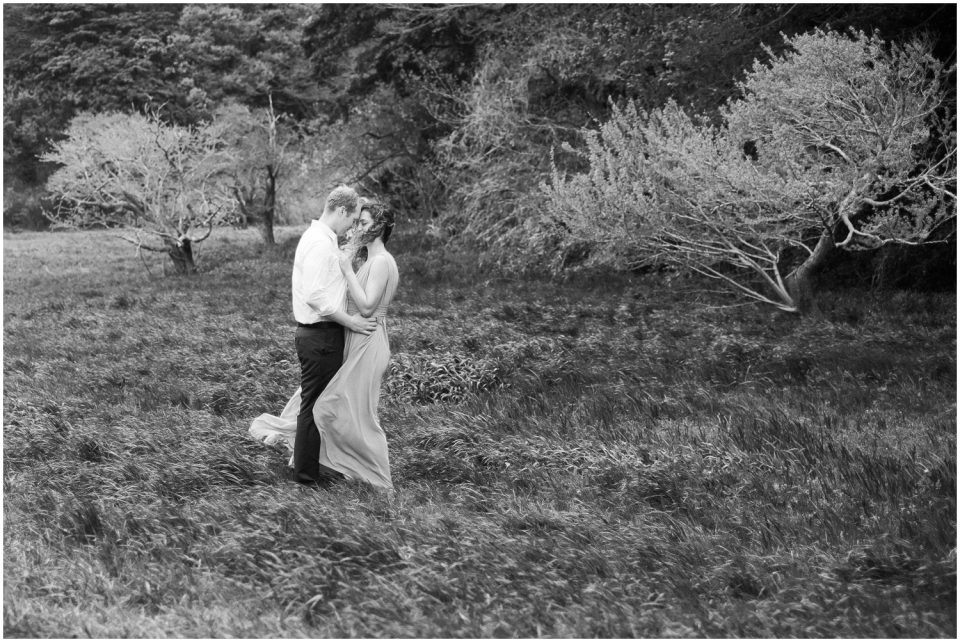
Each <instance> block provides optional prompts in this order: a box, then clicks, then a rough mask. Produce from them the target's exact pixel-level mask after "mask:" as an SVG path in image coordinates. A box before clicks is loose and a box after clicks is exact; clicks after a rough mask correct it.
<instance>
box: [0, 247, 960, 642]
mask: <svg viewBox="0 0 960 642" xmlns="http://www.w3.org/2000/svg"><path fill="white" fill-rule="evenodd" d="M298 231H299V230H297V229H295V228H286V229H280V230H278V234H277V235H278V239H279V245H278V246H277V247H275V248H262V247H260V246H258V245H257V242H256V237H257V235H256V232H255V231H253V230H249V231H225V232H222V233H220V234H218V235H216V236H214V237H213V239H212V240H211V241H210V242H209V243H208V244H206V249H205V250H204V254H203V256H202V259H203V264H204V269H203V271H202V272H201V273H200V274H197V275H195V276H194V277H191V278H185V277H161V276H160V273H159V272H160V270H159V266H158V265H155V264H152V265H151V268H150V272H148V271H147V270H145V269H144V267H143V266H142V265H141V263H140V261H139V260H138V259H137V258H136V257H134V256H132V255H131V254H130V250H129V248H128V246H125V245H123V244H122V243H120V242H118V241H114V240H112V239H111V238H110V237H108V236H106V235H105V234H103V233H92V232H91V233H69V234H49V233H25V234H17V235H7V236H5V238H4V288H5V289H4V583H5V591H4V634H5V635H6V636H8V637H71V636H86V637H288V638H292V637H421V638H423V637H427V638H429V637H539V636H544V637H546V636H551V637H595V636H598V637H690V636H709V637H731V636H745V637H790V636H804V637H954V636H955V635H956V456H955V454H956V315H955V310H956V308H955V305H956V301H955V297H954V296H953V295H950V296H946V295H934V294H928V295H920V294H910V293H894V294H889V293H888V294H885V295H883V296H873V295H867V294H855V293H847V292H835V293H831V294H830V295H828V296H827V299H826V302H825V303H826V308H827V311H826V314H825V316H824V318H822V319H818V320H797V319H793V318H789V317H779V316H771V315H770V314H769V313H768V312H767V311H766V310H762V309H758V308H754V307H751V306H746V307H727V308H724V307H718V306H720V305H721V304H723V303H724V302H725V300H724V299H722V298H717V297H714V296H712V295H710V294H703V293H701V294H699V295H698V294H696V293H695V292H693V290H692V288H693V287H695V286H696V284H692V285H691V286H689V287H688V286H683V287H678V286H677V285H676V284H673V285H669V284H666V283H663V282H660V281H658V280H657V279H656V278H652V277H651V278H628V277H614V276H609V275H606V276H604V278H603V280H600V281H597V280H592V281H591V280H587V279H586V278H582V279H580V280H572V281H569V282H566V283H557V282H544V281H536V280H533V281H521V280H508V279H502V278H496V277H494V276H492V275H488V274H479V275H478V274H476V273H475V272H470V271H468V270H466V269H465V267H464V266H463V265H458V264H457V262H456V260H455V258H451V257H447V258H445V259H444V260H442V261H441V259H440V258H439V257H440V256H442V255H441V254H440V253H439V252H432V253H430V252H428V253H421V254H420V255H412V254H409V253H404V251H403V244H404V240H403V239H402V238H401V239H399V243H397V248H396V250H395V251H396V252H397V254H398V262H399V263H400V266H401V272H402V279H403V281H402V285H401V291H400V296H399V299H398V301H397V302H396V304H395V306H394V315H393V318H392V319H391V321H390V332H391V344H392V348H393V351H394V360H393V365H392V369H391V373H390V378H389V381H388V382H387V385H386V386H385V396H384V398H383V401H382V408H381V419H382V423H383V425H384V426H385V428H386V430H387V432H388V436H389V441H390V449H391V451H390V452H391V458H392V464H393V470H394V481H395V484H396V487H397V490H396V492H395V493H394V494H393V495H384V494H382V493H379V492H377V491H375V490H373V489H371V488H369V487H367V486H365V485H363V484H359V483H343V484H339V485H335V486H331V487H329V488H327V489H324V490H306V489H301V488H300V487H298V486H295V485H294V484H292V483H290V482H288V481H286V478H285V475H286V473H285V470H286V468H285V462H286V457H285V455H284V454H283V453H282V452H279V451H276V450H272V449H270V448H267V447H264V446H262V445H260V444H258V443H256V442H254V441H252V440H250V439H249V438H248V437H247V434H246V429H247V426H248V423H249V421H250V419H251V418H252V417H253V416H255V415H257V414H259V413H261V412H264V411H274V412H277V411H279V410H280V408H281V407H282V405H283V403H284V402H285V400H286V398H287V396H288V395H289V394H290V393H291V392H292V390H293V389H294V388H295V387H296V386H297V383H298V381H297V376H298V368H297V364H296V356H295V354H294V350H293V345H292V338H291V337H292V327H291V325H292V324H291V320H290V314H289V301H288V298H289V295H288V278H289V270H290V264H291V261H292V254H293V249H294V247H295V242H296V238H297V234H298Z"/></svg>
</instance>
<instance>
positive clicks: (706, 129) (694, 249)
mask: <svg viewBox="0 0 960 642" xmlns="http://www.w3.org/2000/svg"><path fill="white" fill-rule="evenodd" d="M786 42H787V45H788V48H787V50H786V52H785V53H784V54H783V55H781V56H774V55H773V53H772V52H769V53H770V57H771V61H770V62H769V63H768V64H765V65H764V64H761V63H755V65H754V67H753V69H752V70H750V71H749V72H748V73H747V75H746V79H745V80H744V81H743V82H742V83H740V89H741V91H742V93H743V97H742V98H741V99H738V100H733V101H731V102H729V103H728V104H727V106H726V108H725V109H724V110H723V112H722V114H721V116H722V122H721V123H720V124H718V125H711V124H709V123H707V122H706V121H705V120H704V119H695V118H691V117H690V116H688V115H687V114H686V113H684V111H683V110H682V109H680V108H679V107H678V106H677V105H676V104H674V103H668V104H667V105H666V106H665V107H663V108H662V109H659V110H655V111H653V112H649V113H647V112H643V111H640V110H637V109H636V108H635V107H634V106H633V105H632V104H629V105H627V106H626V107H625V108H624V109H615V110H614V113H613V117H612V118H611V119H610V120H609V121H608V122H606V123H605V124H603V126H602V127H601V128H600V130H599V131H587V132H585V137H586V142H587V145H586V150H585V152H584V154H585V156H586V158H587V160H588V162H589V170H588V172H587V173H585V174H581V175H577V176H573V177H571V178H569V179H568V178H565V177H562V176H560V175H559V173H558V172H555V173H554V176H553V180H552V182H551V184H550V185H549V186H545V190H546V192H547V194H548V197H549V198H548V204H547V209H548V213H549V215H550V216H551V217H552V218H553V220H554V221H555V222H556V223H557V224H558V226H559V227H560V229H561V230H563V234H564V236H565V238H566V239H567V242H568V243H570V242H572V241H578V242H585V243H586V244H587V245H588V246H589V247H590V249H591V256H592V260H593V261H594V262H597V263H601V264H606V265H613V266H620V267H624V266H625V267H634V266H638V265H641V264H644V263H652V262H668V263H674V264H677V265H680V266H683V267H686V268H690V269H693V270H695V271H698V272H701V273H703V274H706V275H709V276H711V277H715V278H718V279H722V280H724V281H725V282H727V283H728V284H730V285H731V286H733V287H734V288H736V289H737V290H738V291H739V292H741V293H742V294H744V295H746V296H748V297H751V298H753V299H756V300H759V301H763V302H765V303H769V304H772V305H774V306H776V307H778V308H781V309H783V310H786V311H791V312H793V311H803V310H805V309H808V308H810V307H812V306H813V298H812V291H811V281H810V279H811V275H812V274H813V273H814V272H815V270H816V269H817V268H818V267H819V266H820V265H822V263H823V262H824V260H825V258H826V257H827V256H828V255H829V253H830V252H831V251H832V250H834V249H835V248H842V249H845V250H857V249H869V248H876V247H879V246H881V245H884V244H888V243H908V244H920V243H924V242H930V241H931V235H932V234H933V233H934V232H935V231H936V230H937V228H938V227H939V226H941V225H942V224H944V223H945V222H946V221H949V220H953V219H954V218H955V216H956V195H955V191H956V188H955V169H956V121H955V117H954V114H952V113H951V112H950V110H949V105H948V99H947V90H948V85H947V81H946V77H947V70H945V69H944V67H943V65H942V63H940V62H939V61H937V60H936V59H935V58H933V57H932V56H931V55H930V53H929V48H928V47H926V46H925V45H924V44H923V43H920V42H914V43H911V44H909V45H906V46H903V47H901V46H898V45H888V44H887V43H884V42H883V41H882V40H880V39H879V38H877V37H875V36H867V35H865V34H864V33H852V34H851V35H850V36H844V35H842V34H838V33H834V32H822V31H819V30H818V31H814V32H812V33H808V34H804V35H800V36H796V37H793V38H786ZM797 256H799V257H800V258H799V259H796V258H795V257H797ZM730 268H744V269H745V270H737V269H732V270H731V269H730Z"/></svg>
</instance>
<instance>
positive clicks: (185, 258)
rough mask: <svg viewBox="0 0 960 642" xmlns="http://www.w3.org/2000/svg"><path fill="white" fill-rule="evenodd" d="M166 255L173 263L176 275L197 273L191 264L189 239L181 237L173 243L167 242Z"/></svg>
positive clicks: (191, 248)
mask: <svg viewBox="0 0 960 642" xmlns="http://www.w3.org/2000/svg"><path fill="white" fill-rule="evenodd" d="M166 245H167V254H168V255H169V256H170V259H171V260H172V261H173V269H174V272H176V273H177V274H191V273H193V272H196V271H197V266H196V264H195V263H194V262H193V244H192V243H191V242H190V239H189V238H187V237H185V236H182V237H180V239H179V240H178V241H177V242H176V243H174V242H173V241H169V242H167V244H166Z"/></svg>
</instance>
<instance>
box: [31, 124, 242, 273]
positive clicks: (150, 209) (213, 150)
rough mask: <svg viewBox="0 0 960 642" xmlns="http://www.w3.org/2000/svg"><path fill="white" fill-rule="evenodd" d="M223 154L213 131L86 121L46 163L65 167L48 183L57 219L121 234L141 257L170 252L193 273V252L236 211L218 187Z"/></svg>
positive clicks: (72, 128)
mask: <svg viewBox="0 0 960 642" xmlns="http://www.w3.org/2000/svg"><path fill="white" fill-rule="evenodd" d="M220 153H221V151H220V142H219V141H218V140H217V139H216V138H215V137H214V136H212V135H211V134H210V131H209V130H208V129H206V128H204V127H198V126H182V125H165V124H164V123H163V122H162V121H161V119H160V117H159V116H158V114H156V113H155V112H154V113H152V114H148V115H146V116H145V115H140V114H122V113H118V112H107V113H102V114H90V113H81V114H79V115H78V116H76V117H75V118H74V119H73V120H72V121H71V123H70V127H69V128H68V130H67V138H66V139H65V140H63V141H60V142H58V143H56V144H55V145H54V149H53V151H51V152H49V153H48V154H45V155H44V157H43V160H45V161H47V162H52V163H58V164H60V165H62V167H60V169H58V170H57V171H56V172H55V173H54V174H53V175H52V176H51V177H50V179H49V180H48V182H47V188H48V190H49V191H50V192H51V193H52V194H53V195H54V196H55V198H56V206H55V208H54V210H53V211H52V212H51V213H50V214H49V216H50V219H51V220H52V221H53V222H54V223H55V224H59V225H62V226H67V227H78V228H79V227H90V226H102V227H107V228H111V229H114V230H116V232H115V234H116V235H117V236H119V237H120V238H122V239H124V240H126V241H128V242H130V243H133V244H134V245H136V247H137V249H138V251H139V250H148V251H153V252H166V253H167V254H168V255H169V256H170V258H171V259H172V260H173V264H174V266H175V269H176V271H177V272H179V273H188V272H192V271H193V270H194V269H195V263H194V257H193V247H194V245H196V244H197V243H200V242H201V241H203V240H205V239H206V238H207V237H208V236H209V235H210V233H211V231H212V230H213V227H214V225H215V224H217V223H218V222H220V221H221V220H222V219H223V218H224V217H225V216H226V215H227V214H228V212H229V209H230V206H231V205H232V202H231V200H230V199H229V198H227V197H226V196H225V195H224V192H223V190H222V189H219V188H218V187H217V185H216V181H217V180H218V175H217V174H218V171H219V162H218V157H219V155H220Z"/></svg>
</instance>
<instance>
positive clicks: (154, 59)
mask: <svg viewBox="0 0 960 642" xmlns="http://www.w3.org/2000/svg"><path fill="white" fill-rule="evenodd" d="M179 12H180V7H179V6H178V5H114V4H87V5H81V4H6V5H4V7H3V17H4V20H3V23H4V30H3V38H4V56H3V71H4V73H3V78H4V98H3V100H4V103H3V105H4V110H3V112H4V116H3V117H4V167H5V171H6V170H7V169H9V170H11V171H15V172H17V174H18V175H19V176H20V177H21V178H24V179H27V180H32V181H37V182H39V181H40V180H42V177H38V176H37V175H36V171H37V158H38V157H39V156H40V154H41V153H43V152H45V151H48V147H47V146H46V145H47V141H48V140H49V139H53V140H56V139H58V138H60V137H61V135H62V132H64V131H65V130H66V129H67V126H68V124H69V122H70V120H71V119H72V118H73V117H74V116H75V115H76V114H78V113H79V112H82V111H89V112H103V111H111V110H130V109H134V110H136V109H142V108H144V107H146V106H147V105H149V104H151V103H153V104H155V105H159V104H162V103H172V104H177V101H176V95H177V91H176V81H175V79H173V78H171V76H170V74H169V73H168V70H170V69H172V65H173V52H171V51H170V50H169V49H167V48H165V47H164V46H163V42H164V39H165V37H166V34H168V33H169V32H171V31H173V30H174V28H175V25H176V22H177V19H178V16H179ZM186 106H187V105H186V104H185V103H184V104H183V107H186Z"/></svg>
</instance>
